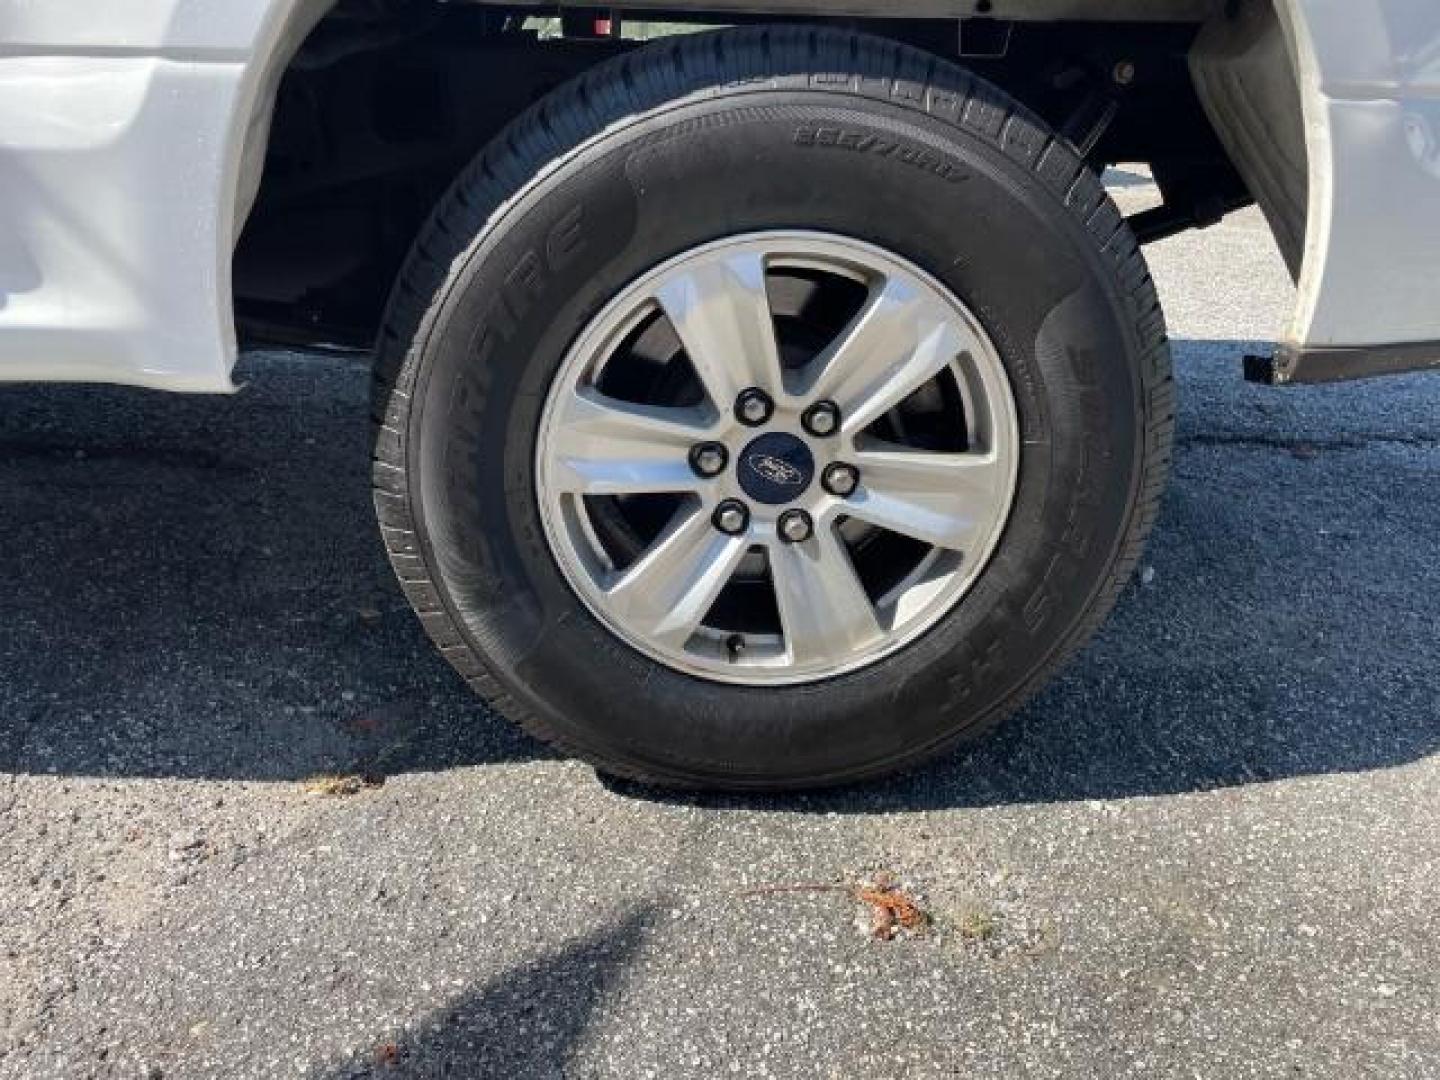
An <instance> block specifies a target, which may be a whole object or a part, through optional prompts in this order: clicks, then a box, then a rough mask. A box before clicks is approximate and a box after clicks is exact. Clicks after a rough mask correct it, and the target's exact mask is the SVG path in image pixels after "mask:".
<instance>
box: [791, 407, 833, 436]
mask: <svg viewBox="0 0 1440 1080" xmlns="http://www.w3.org/2000/svg"><path fill="white" fill-rule="evenodd" d="M800 422H801V423H802V424H804V425H805V430H806V431H808V432H809V433H810V434H811V435H818V436H819V437H821V438H822V439H823V438H824V437H825V436H826V435H834V434H835V432H837V431H839V430H840V406H838V405H836V404H835V403H834V402H833V401H817V402H816V403H815V404H814V405H811V406H810V408H808V409H806V410H805V415H804V416H802V417H801V418H800Z"/></svg>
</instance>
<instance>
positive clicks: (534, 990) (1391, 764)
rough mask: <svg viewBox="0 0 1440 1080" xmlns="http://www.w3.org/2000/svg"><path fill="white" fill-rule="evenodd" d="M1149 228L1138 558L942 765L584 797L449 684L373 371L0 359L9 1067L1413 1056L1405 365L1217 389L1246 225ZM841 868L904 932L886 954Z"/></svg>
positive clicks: (1428, 843)
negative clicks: (222, 379)
mask: <svg viewBox="0 0 1440 1080" xmlns="http://www.w3.org/2000/svg"><path fill="white" fill-rule="evenodd" d="M1114 179H1115V180H1116V183H1117V190H1118V191H1119V192H1120V194H1121V196H1122V197H1123V198H1124V199H1126V200H1127V201H1135V200H1141V199H1143V198H1145V197H1146V196H1147V189H1146V187H1145V183H1144V181H1143V178H1139V177H1133V176H1131V177H1126V176H1117V177H1115V178H1114ZM1151 258H1152V263H1153V265H1154V267H1155V271H1156V276H1157V279H1158V280H1159V282H1160V287H1161V291H1162V295H1163V298H1164V299H1165V301H1166V304H1167V310H1168V312H1169V318H1170V325H1171V329H1172V334H1173V336H1174V338H1175V350H1176V357H1177V361H1178V371H1179V379H1180V383H1181V409H1182V412H1181V417H1180V430H1179V438H1178V445H1177V451H1176V463H1175V471H1174V478H1173V483H1172V487H1171V490H1170V493H1169V496H1168V498H1167V501H1166V503H1165V507H1164V512H1163V515H1162V518H1161V521H1160V523H1159V526H1158V528H1157V531H1156V533H1155V536H1154V539H1153V542H1152V544H1151V547H1150V549H1149V554H1148V556H1147V558H1146V560H1145V565H1144V569H1143V572H1142V574H1141V576H1140V578H1139V579H1137V581H1136V583H1135V584H1134V585H1133V586H1132V587H1131V588H1130V589H1129V591H1128V592H1127V593H1126V595H1125V596H1124V598H1123V600H1122V602H1121V604H1120V606H1119V608H1118V610H1117V611H1116V613H1115V616H1114V618H1113V619H1112V621H1111V622H1110V623H1109V624H1108V626H1107V627H1106V629H1105V630H1104V631H1103V632H1102V634H1101V635H1100V637H1099V638H1098V639H1097V640H1096V642H1095V643H1094V644H1093V645H1092V646H1091V647H1090V648H1089V649H1087V650H1086V651H1085V652H1084V653H1083V655H1082V656H1081V657H1080V658H1079V659H1078V660H1077V661H1076V662H1075V663H1074V664H1072V665H1071V666H1070V667H1069V668H1068V669H1067V670H1066V671H1065V672H1064V673H1063V675H1062V676H1061V677H1060V678H1059V679H1058V680H1057V681H1056V682H1055V683H1054V684H1053V685H1052V686H1051V687H1050V688H1049V689H1048V690H1047V691H1045V692H1044V693H1043V694H1042V695H1041V696H1040V697H1039V698H1038V699H1037V700H1035V701H1034V702H1033V703H1032V704H1031V705H1030V706H1029V707H1027V708H1026V709H1025V710H1024V711H1023V713H1022V714H1021V715H1019V716H1018V717H1016V718H1015V720H1014V721H1013V722H1012V723H1010V724H1009V725H1008V726H1007V727H1006V728H1005V729H1004V730H1003V731H1002V732H1001V733H1000V734H999V735H998V736H997V737H996V738H994V739H993V740H992V741H990V742H988V743H987V744H986V745H984V746H983V747H982V748H980V749H978V750H975V751H972V752H970V753H966V754H960V755H957V756H955V757H953V758H951V759H948V760H946V761H944V762H941V763H939V764H937V765H935V766H933V767H930V768H927V769H925V770H924V771H921V772H918V773H914V774H911V775H908V776H904V777H901V778H898V779H895V780H892V781H889V782H885V783H881V784H878V785H871V786H868V787H863V788H857V789H853V790H845V791H838V792H832V793H827V794H823V795H811V796H806V797H797V798H773V799H738V798H687V797H676V796H673V795H664V794H661V793H657V792H653V791H648V790H645V789H641V788H637V787H633V786H628V785H625V786H622V785H616V784H611V783H607V782H604V781H602V780H600V779H599V778H597V777H596V776H595V774H594V773H593V772H592V771H591V770H590V769H588V768H587V767H585V766H583V765H581V764H578V763H575V762H572V761H567V760H564V759H562V758H559V757H557V756H556V755H554V754H552V753H550V752H549V751H547V750H546V749H545V748H543V747H541V746H539V745H537V744H536V743H534V742H532V741H531V740H529V739H527V738H526V737H524V736H523V735H521V734H519V733H518V732H517V731H515V730H514V729H513V728H511V727H510V726H509V725H508V724H507V723H506V722H505V721H503V720H502V719H500V718H499V717H497V716H495V715H493V714H492V713H490V712H488V711H487V710H486V709H485V708H484V707H483V706H482V705H481V704H479V703H478V702H477V701H475V700H472V698H471V697H470V696H469V694H468V692H467V691H466V690H465V688H464V687H463V685H462V684H461V682H460V680H459V679H458V678H457V677H456V676H454V675H453V674H452V673H451V672H450V671H449V669H448V668H446V667H445V666H444V665H443V664H442V663H441V662H440V661H439V660H438V659H437V657H436V656H435V654H434V653H433V651H432V650H431V648H430V646H429V644H428V643H427V641H426V640H425V638H424V637H423V635H422V634H421V632H420V630H419V628H418V626H417V625H416V623H415V621H414V619H413V617H412V616H411V614H410V612H409V610H408V609H407V608H406V606H405V603H404V601H403V598H402V597H401V595H400V593H399V591H398V589H397V588H396V587H395V585H394V584H393V582H392V579H391V575H390V572H389V570H388V568H387V566H386V564H385V561H384V559H383V557H382V554H381V551H380V545H379V543H378V541H377V539H376V536H375V528H374V526H373V524H372V518H371V512H370V508H369V499H368V489H367V482H366V442H367V428H366V378H367V375H366V371H365V369H364V366H363V365H362V364H360V363H357V362H355V361H353V360H342V359H336V358H334V357H326V356H317V355H301V354H293V353H276V352H271V353H263V354H254V355H249V356H246V357H245V358H244V359H243V361H242V365H241V372H240V375H241V378H242V379H243V381H244V382H245V384H246V386H245V389H244V391H243V392H242V393H240V394H238V395H236V396H234V397H230V398H200V397H192V398H186V397H172V396H164V395H160V394H155V393H147V392H142V391H135V390H125V389H117V388H83V387H82V388H76V387H70V388H59V387H48V388H36V387H12V388H7V389H3V390H0V521H3V536H4V540H5V544H4V551H5V555H4V560H5V562H4V573H3V575H0V1076H4V1077H17V1078H18V1077H25V1078H37V1077H39V1078H48V1077H84V1076H98V1077H112V1076H113V1077H201V1076H204V1077H210V1076H213V1077H307V1078H316V1080H321V1078H340V1077H352V1076H371V1075H375V1076H382V1077H384V1076H424V1077H432V1076H435V1077H439V1076H453V1077H490V1076H494V1077H512V1078H528V1077H552V1076H553V1077H560V1076H567V1077H568V1076H574V1077H618V1078H626V1080H630V1078H642V1077H657V1078H662V1080H674V1078H688V1077H707V1078H708V1077H723V1076H729V1075H735V1076H743V1077H766V1076H770V1077H860V1076H876V1077H881V1076H883V1077H901V1076H903V1077H916V1078H931V1077H936V1078H938V1077H1026V1078H1032V1077H1034V1078H1038V1077H1078V1076H1086V1077H1088V1076H1097V1077H1118V1076H1143V1077H1225V1078H1231V1077H1235V1078H1239V1077H1334V1078H1347V1080H1348V1078H1354V1077H1403V1078H1412V1077H1416V1078H1418V1077H1436V1076H1440V1006H1437V1001H1440V946H1437V944H1436V942H1437V940H1440V756H1437V753H1436V752H1437V749H1440V706H1437V698H1440V663H1437V660H1440V627H1437V615H1436V612H1437V609H1440V570H1437V542H1436V538H1437V536H1440V377H1433V376H1432V377H1409V378H1397V379H1392V380H1389V381H1377V382H1372V383H1363V384H1353V385H1347V386H1338V387H1332V388H1319V389H1296V390H1271V389H1264V388H1257V387H1253V386H1248V385H1246V384H1244V383H1243V382H1242V381H1241V379H1240V358H1241V356H1242V354H1243V353H1244V352H1246V351H1247V350H1250V349H1254V348H1256V347H1257V346H1258V345H1259V344H1262V343H1263V342H1264V341H1265V340H1267V339H1269V338H1271V337H1273V336H1274V335H1275V334H1276V333H1277V332H1278V330H1279V328H1280V326H1281V322H1282V320H1283V319H1284V318H1285V317H1286V312H1287V304H1288V303H1289V300H1290V296H1291V292H1290V288H1289V285H1288V282H1287V281H1286V279H1285V275H1284V271H1283V269H1282V268H1281V265H1280V262H1279V259H1278V257H1277V256H1276V255H1275V253H1274V252H1273V250H1272V247H1271V245H1270V242H1269V239H1268V236H1267V235H1266V233H1265V231H1264V227H1263V223H1262V222H1261V221H1260V220H1259V218H1258V216H1257V215H1256V214H1255V212H1254V211H1250V212H1247V213H1245V214H1241V215H1238V216H1237V217H1235V218H1234V219H1232V220H1231V221H1229V222H1227V223H1226V224H1225V225H1223V226H1221V227H1219V228H1217V229H1214V230H1211V231H1209V232H1207V233H1201V234H1194V235H1191V236H1186V237H1182V238H1178V239H1176V240H1172V241H1167V242H1166V243H1164V244H1162V245H1159V246H1157V247H1156V248H1154V249H1152V251H1151ZM325 777H334V778H340V779H338V780H330V781H327V780H325V779H324V778H325ZM352 778H354V779H352ZM876 880H880V881H882V882H883V881H890V882H893V883H894V884H895V885H896V886H898V887H899V888H900V889H902V890H904V891H905V893H906V894H907V895H909V896H910V897H912V898H913V899H914V900H915V901H916V902H917V903H918V905H919V906H920V908H922V909H923V910H924V912H925V913H926V914H927V915H928V918H929V923H928V925H926V926H924V927H922V929H921V930H920V931H919V932H918V933H914V934H910V933H902V934H900V935H898V936H897V937H896V938H895V939H894V940H878V939H876V938H875V937H874V936H873V935H872V934H871V932H870V927H871V923H870V918H871V915H870V906H871V905H868V904H867V903H865V902H863V901H860V900H857V899H856V895H855V894H854V892H853V888H854V887H855V886H856V885H857V884H860V883H864V882H871V883H873V882H875V881H876Z"/></svg>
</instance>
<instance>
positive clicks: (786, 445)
mask: <svg viewBox="0 0 1440 1080" xmlns="http://www.w3.org/2000/svg"><path fill="white" fill-rule="evenodd" d="M735 471H736V475H737V476H738V477H739V478H740V487H741V488H742V489H743V490H744V492H745V494H746V495H748V496H750V498H752V499H754V500H755V501H756V502H762V503H769V504H770V505H771V506H779V505H780V504H781V503H787V502H791V501H792V500H794V499H797V498H799V497H800V496H801V495H803V494H804V493H805V489H806V488H808V487H809V486H810V482H811V481H812V480H814V479H815V458H814V456H813V455H811V453H810V448H809V447H808V446H806V445H805V444H804V443H803V442H802V441H800V440H799V439H797V438H796V437H795V436H794V435H790V434H788V433H786V432H783V431H771V432H767V433H766V434H764V435H761V436H760V437H759V438H758V439H752V440H751V441H750V442H749V444H748V445H747V446H746V447H745V449H744V450H741V451H740V461H739V467H738V468H737V469H736V470H735Z"/></svg>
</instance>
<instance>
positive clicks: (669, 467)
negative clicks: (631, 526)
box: [552, 387, 707, 495]
mask: <svg viewBox="0 0 1440 1080" xmlns="http://www.w3.org/2000/svg"><path fill="white" fill-rule="evenodd" d="M559 420H560V423H559V424H558V425H557V427H556V429H555V434H554V437H553V447H554V449H553V451H552V452H553V454H554V455H555V461H556V463H557V465H558V466H559V468H558V469H556V472H555V485H556V488H557V490H560V491H566V492H570V493H572V494H585V495H628V494H641V493H644V492H687V491H697V490H699V488H700V485H701V484H702V483H704V481H702V480H700V479H699V478H698V477H697V476H696V475H695V473H694V472H693V471H692V470H691V468H690V465H689V459H688V457H687V454H688V452H689V449H690V447H691V446H693V445H694V444H695V443H697V442H699V441H701V440H702V439H704V438H705V436H706V434H707V428H706V427H705V426H704V425H703V424H702V423H700V422H699V417H698V415H697V414H696V413H695V411H694V410H686V409H667V408H660V407H657V406H653V405H633V404H631V403H629V402H624V401H617V400H615V399H614V398H607V397H605V396H604V395H603V394H600V393H599V392H598V391H596V390H594V389H591V388H589V387H585V388H581V389H577V390H573V391H571V392H570V393H569V394H568V395H567V397H566V399H565V401H564V403H563V409H562V411H561V413H560V415H559Z"/></svg>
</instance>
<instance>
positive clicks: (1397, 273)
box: [1282, 0, 1440, 347]
mask: <svg viewBox="0 0 1440 1080" xmlns="http://www.w3.org/2000/svg"><path fill="white" fill-rule="evenodd" d="M1282 6H1287V5H1282ZM1286 14H1287V16H1288V24H1289V26H1288V29H1289V33H1290V35H1291V44H1292V48H1293V49H1294V51H1295V53H1296V55H1297V58H1298V66H1299V69H1300V80H1301V85H1302V91H1303V97H1304V101H1305V110H1306V116H1305V121H1306V132H1307V138H1306V142H1307V146H1308V149H1309V157H1310V214H1309V228H1308V231H1307V236H1306V253H1305V263H1304V270H1303V273H1302V276H1301V281H1300V300H1299V304H1298V306H1297V310H1296V313H1295V321H1294V324H1293V326H1292V327H1291V331H1290V339H1291V340H1292V341H1293V342H1294V343H1296V344H1298V345H1305V346H1311V347H1324V346H1335V345H1373V344H1387V343H1400V342H1419V341H1440V2H1437V0H1365V2H1363V3H1357V2H1356V0H1288V10H1287V11H1286Z"/></svg>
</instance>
